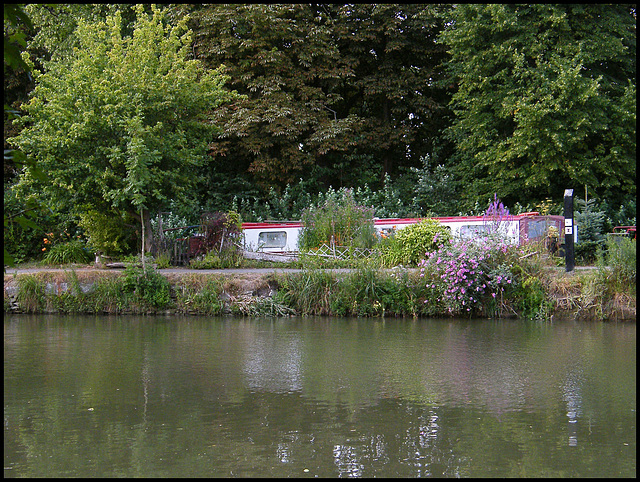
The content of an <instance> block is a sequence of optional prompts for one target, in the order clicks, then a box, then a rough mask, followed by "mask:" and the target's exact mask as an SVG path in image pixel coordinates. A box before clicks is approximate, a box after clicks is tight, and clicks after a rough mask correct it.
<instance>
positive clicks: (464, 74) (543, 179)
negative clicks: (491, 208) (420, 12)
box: [441, 4, 636, 203]
mask: <svg viewBox="0 0 640 482" xmlns="http://www.w3.org/2000/svg"><path fill="white" fill-rule="evenodd" d="M635 25H636V20H635V7H632V6H630V5H623V4H616V5H608V4H607V5H605V4H584V5H582V4H581V5H575V4H554V5H548V4H534V5H514V4H495V5H494V4H491V5H474V4H464V5H458V6H456V8H454V9H453V15H452V21H451V23H450V24H449V28H447V29H446V30H445V31H444V32H443V34H442V36H441V39H442V42H444V43H445V44H447V45H448V46H449V52H450V53H451V58H450V60H449V71H450V73H451V74H452V75H453V77H454V79H455V81H456V82H457V83H458V86H459V87H458V90H457V92H456V93H455V94H454V95H453V98H452V107H453V109H454V112H455V119H454V122H453V125H452V127H451V128H450V130H449V135H450V138H451V139H452V140H453V142H454V143H455V144H456V149H457V153H456V159H457V161H459V163H458V165H459V168H458V169H457V174H456V175H457V176H458V177H459V178H460V180H461V181H462V182H464V185H465V186H466V190H465V192H463V193H461V194H462V195H463V196H464V197H465V198H466V200H467V201H471V202H473V200H475V199H477V198H478V197H480V198H482V197H485V196H487V195H489V194H490V193H492V192H500V193H502V195H503V197H504V198H505V199H506V200H507V201H509V202H510V203H514V202H516V201H522V200H524V199H528V200H536V199H542V198H544V197H547V196H550V197H552V198H556V199H557V198H561V197H562V192H563V189H565V188H566V187H567V186H572V185H573V184H574V183H577V184H578V185H589V186H592V187H594V188H595V189H596V192H597V193H598V195H599V196H603V197H605V198H608V199H617V200H618V202H619V201H620V200H621V199H622V198H623V197H624V196H625V195H629V194H631V195H633V194H635V185H636V182H635V163H636V154H635V137H636V135H635V111H636V100H635V99H636V93H635V91H636V86H635V82H636V80H635V79H636V74H635V69H636V67H635V57H636V50H635V38H636V34H635V28H636V27H635ZM452 80H453V79H452Z"/></svg>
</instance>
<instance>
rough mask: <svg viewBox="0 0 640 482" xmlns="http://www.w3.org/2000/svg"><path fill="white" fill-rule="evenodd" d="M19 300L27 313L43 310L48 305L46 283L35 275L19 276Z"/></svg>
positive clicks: (19, 303)
mask: <svg viewBox="0 0 640 482" xmlns="http://www.w3.org/2000/svg"><path fill="white" fill-rule="evenodd" d="M17 283H18V294H17V297H16V298H17V302H18V305H19V306H20V308H22V309H23V310H24V311H26V312H27V313H38V312H42V311H43V310H44V308H45V305H46V296H45V283H44V282H42V281H40V280H39V279H37V278H36V277H35V276H19V277H18V278H17Z"/></svg>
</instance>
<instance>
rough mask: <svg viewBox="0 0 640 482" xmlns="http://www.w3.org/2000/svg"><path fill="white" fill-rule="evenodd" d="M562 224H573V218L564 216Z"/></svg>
mask: <svg viewBox="0 0 640 482" xmlns="http://www.w3.org/2000/svg"><path fill="white" fill-rule="evenodd" d="M564 225H565V226H573V219H571V218H566V219H565V220H564Z"/></svg>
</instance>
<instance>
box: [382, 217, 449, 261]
mask: <svg viewBox="0 0 640 482" xmlns="http://www.w3.org/2000/svg"><path fill="white" fill-rule="evenodd" d="M450 239H451V232H450V231H449V229H448V228H447V227H445V226H442V225H441V224H440V222H439V221H438V220H435V219H425V220H422V221H420V222H418V223H415V224H410V225H409V226H406V227H404V228H402V229H400V230H398V231H397V232H396V233H394V234H392V235H391V236H390V237H389V238H387V239H385V240H383V242H382V243H381V244H380V252H381V258H382V264H383V265H384V266H387V267H391V266H398V265H404V266H417V265H418V263H419V262H420V261H421V260H422V259H424V257H425V255H426V253H428V252H433V251H436V250H438V249H439V248H440V246H442V245H443V244H444V243H446V242H448V241H449V240H450Z"/></svg>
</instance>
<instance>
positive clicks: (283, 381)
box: [242, 333, 302, 393]
mask: <svg viewBox="0 0 640 482" xmlns="http://www.w3.org/2000/svg"><path fill="white" fill-rule="evenodd" d="M256 336H257V338H255V339H254V340H253V341H252V342H251V343H250V344H249V345H248V346H247V347H246V351H245V355H244V361H243V367H242V371H243V373H244V376H245V383H246V384H247V387H248V388H249V389H250V390H252V391H267V392H274V393H287V392H296V391H300V390H302V354H301V343H302V341H301V340H300V339H299V337H298V336H297V335H293V334H292V333H287V335H286V337H280V336H279V335H278V334H277V333H256Z"/></svg>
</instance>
